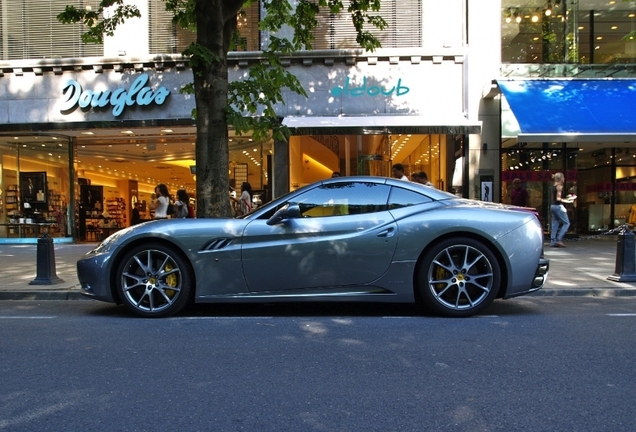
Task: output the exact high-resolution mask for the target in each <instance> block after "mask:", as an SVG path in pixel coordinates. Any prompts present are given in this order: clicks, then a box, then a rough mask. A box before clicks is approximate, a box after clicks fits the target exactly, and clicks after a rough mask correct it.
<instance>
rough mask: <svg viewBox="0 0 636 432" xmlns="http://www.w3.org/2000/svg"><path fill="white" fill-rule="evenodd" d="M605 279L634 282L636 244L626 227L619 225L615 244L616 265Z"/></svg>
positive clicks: (635, 278) (632, 234)
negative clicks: (619, 228)
mask: <svg viewBox="0 0 636 432" xmlns="http://www.w3.org/2000/svg"><path fill="white" fill-rule="evenodd" d="M607 279H609V280H611V281H616V282H636V245H635V243H634V233H633V232H632V231H631V230H630V229H629V227H627V225H625V226H623V227H621V230H620V232H619V233H618V243H617V245H616V267H615V268H614V274H613V275H611V276H608V277H607Z"/></svg>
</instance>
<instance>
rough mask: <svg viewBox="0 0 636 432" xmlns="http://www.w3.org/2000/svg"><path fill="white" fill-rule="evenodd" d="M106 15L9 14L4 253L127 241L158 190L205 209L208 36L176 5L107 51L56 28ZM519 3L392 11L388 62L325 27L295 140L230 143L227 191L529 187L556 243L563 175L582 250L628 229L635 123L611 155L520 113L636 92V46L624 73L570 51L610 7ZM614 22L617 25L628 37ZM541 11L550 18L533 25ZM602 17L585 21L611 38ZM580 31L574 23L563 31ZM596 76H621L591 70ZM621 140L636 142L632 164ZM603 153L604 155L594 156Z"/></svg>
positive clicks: (145, 16)
mask: <svg viewBox="0 0 636 432" xmlns="http://www.w3.org/2000/svg"><path fill="white" fill-rule="evenodd" d="M91 2H92V3H94V5H92V6H94V7H96V6H97V1H92V0H81V1H80V0H75V2H73V0H51V1H34V0H24V1H22V2H9V1H6V0H0V39H1V42H2V43H1V44H0V45H1V46H2V58H1V59H0V71H1V73H0V81H1V82H2V83H3V84H4V85H2V86H0V170H1V172H0V190H1V191H2V194H0V200H1V202H0V222H2V223H0V242H35V241H36V239H37V237H38V236H39V235H41V233H42V231H43V230H44V229H46V230H48V231H49V233H50V234H51V235H53V236H55V237H57V238H58V240H56V241H60V242H64V241H68V242H73V241H95V240H99V239H100V238H103V236H104V235H107V234H108V233H109V232H110V231H112V230H115V229H118V228H120V227H123V226H128V225H129V224H130V220H131V210H132V208H133V206H134V204H135V203H137V202H141V203H142V217H146V218H150V217H151V214H150V210H149V208H148V206H147V204H148V203H149V202H150V200H151V199H152V194H153V191H154V187H155V185H156V184H158V183H165V184H167V185H168V187H169V189H170V191H171V192H172V193H174V192H176V190H177V189H186V190H187V191H188V192H189V193H190V194H191V195H192V197H193V198H194V199H195V200H196V197H195V196H194V194H195V190H196V188H195V185H196V160H194V154H195V151H194V142H195V135H196V129H195V127H194V122H193V119H192V109H193V108H194V100H193V99H192V98H191V97H190V96H188V95H183V94H181V93H180V91H179V90H180V89H181V88H182V86H183V85H185V84H187V83H189V82H190V81H191V70H190V69H189V67H188V61H187V58H183V57H182V56H181V55H180V54H179V53H180V51H181V50H182V49H183V48H184V47H185V46H187V45H188V44H189V43H190V41H192V40H193V37H194V35H193V34H192V33H189V32H187V31H183V30H180V29H176V28H175V27H174V26H173V25H172V24H171V22H170V16H168V15H167V14H166V12H165V11H163V2H162V1H161V0H131V1H130V2H129V3H134V4H135V5H137V6H138V7H139V9H140V10H141V12H142V18H141V19H140V20H138V21H135V22H134V23H129V24H127V25H125V26H123V27H122V28H120V29H119V30H118V32H117V33H116V34H115V36H114V37H111V38H107V39H106V40H105V42H104V45H102V46H94V45H92V46H86V45H83V44H81V43H80V42H79V35H80V34H81V30H82V29H81V27H80V28H75V29H73V30H72V31H71V30H69V28H70V27H68V26H62V25H61V24H57V22H56V20H55V18H54V16H55V15H56V13H57V12H59V11H61V10H62V9H63V7H64V5H66V4H70V3H77V4H76V5H77V6H86V5H91ZM508 3H509V2H508V0H503V1H493V2H484V1H477V0H448V1H445V2H439V1H436V0H421V1H420V0H409V1H404V0H402V1H396V0H386V1H383V6H382V10H381V13H382V14H383V16H384V17H385V19H387V21H389V30H388V31H385V32H382V33H379V34H378V36H379V37H380V39H381V41H382V44H383V48H382V49H380V50H377V51H376V52H373V53H365V52H363V51H361V50H359V49H356V47H355V42H354V40H352V39H353V37H352V36H353V33H352V30H351V26H350V23H347V22H346V19H344V18H343V17H338V16H332V15H329V14H323V15H321V16H319V17H318V18H319V22H320V26H319V28H318V30H317V32H316V43H315V44H314V50H313V51H307V52H301V53H297V54H296V55H294V56H292V57H290V58H289V59H287V60H286V65H287V67H288V68H290V70H291V71H292V72H293V73H294V75H296V76H297V77H298V78H299V80H300V81H301V83H302V84H303V87H304V88H305V89H306V91H307V94H308V97H307V98H305V97H300V96H298V95H296V94H293V93H291V92H288V93H286V94H285V104H283V105H281V106H279V107H277V113H278V115H279V117H280V118H281V121H282V122H283V123H284V124H285V125H287V126H288V127H289V128H290V129H291V131H292V136H291V137H290V139H289V140H287V141H284V142H274V141H264V142H255V141H254V140H252V138H251V136H250V135H249V134H247V135H245V134H244V135H242V136H237V135H236V134H235V133H234V132H233V130H232V129H231V127H230V130H229V135H230V143H229V148H230V160H231V165H230V171H229V172H228V176H229V177H230V181H231V182H233V183H234V184H236V185H239V184H240V183H241V182H243V181H249V182H250V183H251V185H252V187H253V189H254V190H256V191H257V194H258V195H259V197H260V198H261V199H262V200H268V199H271V198H273V197H276V196H279V195H282V194H283V193H286V192H288V191H289V190H292V189H294V188H297V187H300V186H302V185H304V184H307V183H311V182H313V181H316V180H320V179H322V178H326V177H329V176H331V174H332V172H334V171H339V172H341V173H342V174H343V175H354V174H362V175H390V167H391V165H392V164H394V163H402V164H403V165H405V166H406V168H407V174H410V173H413V172H416V171H425V172H427V174H428V176H429V178H430V179H431V180H432V181H433V183H434V184H435V185H436V187H438V188H440V189H444V190H447V191H450V192H453V193H455V194H457V195H460V196H464V197H467V198H471V199H482V200H488V201H501V202H509V188H510V184H511V181H512V179H513V178H516V177H522V178H523V181H524V182H525V186H526V187H527V188H528V189H529V190H530V192H531V194H530V197H531V203H530V204H531V205H532V206H535V207H537V208H538V209H539V210H540V213H541V216H542V219H543V223H544V226H545V227H548V226H549V217H548V212H547V208H548V206H549V197H548V187H549V184H550V174H551V173H552V172H555V171H564V172H566V173H567V175H568V179H569V180H570V183H569V187H574V188H575V190H576V191H577V192H578V195H579V196H580V197H584V199H585V201H584V200H583V199H579V202H578V207H577V208H574V209H572V211H573V217H574V218H575V220H576V221H577V223H575V224H573V227H572V234H578V233H582V232H586V231H590V230H596V229H597V228H598V227H601V229H604V228H606V227H607V229H610V228H611V227H612V226H615V224H616V223H617V222H618V223H620V222H621V221H622V219H620V218H619V216H622V213H621V212H624V209H623V207H617V205H618V204H619V203H618V202H617V200H619V197H620V200H621V203H622V201H623V200H626V201H627V200H628V199H629V200H631V198H629V197H623V196H622V195H618V194H617V192H620V193H624V194H625V195H629V194H630V193H631V189H626V190H624V191H619V190H620V188H625V187H627V188H628V186H618V184H623V183H625V184H631V181H630V180H629V178H630V175H631V174H630V173H631V168H628V167H629V166H631V160H630V161H629V163H628V162H625V161H626V160H627V159H621V160H620V161H619V159H620V158H619V157H617V156H616V155H628V154H630V152H631V150H630V147H631V146H632V145H633V143H634V141H633V138H631V137H632V136H633V135H634V131H633V130H632V131H630V130H629V128H630V127H631V126H630V125H629V122H628V124H627V125H626V126H625V127H626V128H627V129H625V131H623V132H622V133H615V132H612V131H611V130H610V131H609V132H607V131H606V133H605V135H603V138H602V140H601V139H600V138H598V135H595V134H596V132H593V131H592V132H590V131H583V130H579V131H576V130H574V131H572V130H568V131H567V133H569V138H567V139H566V138H565V135H564V133H563V132H564V131H563V129H562V128H560V129H558V130H544V129H541V130H540V132H541V133H540V134H539V133H536V131H534V130H533V131H532V132H529V130H524V127H526V125H527V118H522V116H523V112H522V110H519V109H516V110H515V104H517V105H518V106H524V104H526V102H527V101H525V100H524V101H521V102H519V103H517V102H515V101H514V97H512V96H513V95H514V94H515V93H514V88H515V85H523V83H526V84H527V83H528V82H533V81H537V80H538V79H539V78H540V80H544V81H545V80H547V81H550V80H559V79H561V80H562V79H563V78H565V77H567V78H568V79H570V78H572V77H573V75H569V74H574V73H575V71H579V72H578V75H577V77H578V78H583V79H591V78H594V79H598V78H599V76H598V75H597V73H598V71H599V70H605V75H603V76H602V77H601V78H603V79H605V78H606V77H608V76H612V77H614V78H616V77H617V76H620V77H622V78H624V80H625V82H626V80H628V78H630V77H631V76H633V73H632V71H633V68H632V69H630V66H629V64H630V62H629V61H630V59H631V58H632V57H633V48H632V47H633V42H631V43H632V45H629V44H630V42H629V40H627V41H626V42H625V43H624V50H623V51H620V54H621V55H618V54H616V53H619V49H618V46H619V44H618V42H616V41H613V42H612V44H611V47H599V48H598V49H596V48H595V49H594V50H591V48H589V47H587V48H586V44H585V43H582V42H581V43H577V44H576V45H573V44H572V43H570V42H569V41H571V40H572V38H573V36H572V34H573V33H576V34H577V36H576V37H577V40H578V41H581V40H587V41H588V42H591V41H592V40H594V41H596V40H597V39H595V38H596V37H598V35H599V31H600V28H601V27H600V26H599V25H596V26H594V29H595V30H594V31H590V29H587V30H586V27H585V26H583V25H582V24H581V21H582V19H583V18H581V17H585V16H586V15H585V12H584V11H585V10H587V9H585V8H587V7H594V8H595V9H594V10H596V11H599V10H603V9H602V8H601V5H589V6H588V5H586V4H585V3H586V2H585V1H584V0H581V1H579V2H576V3H575V2H566V1H562V2H556V1H552V2H548V1H538V0H537V1H536V2H533V3H532V4H531V5H530V4H529V3H531V2H527V3H528V6H527V7H526V8H525V9H523V10H522V8H521V7H518V6H517V5H509V4H508ZM535 3H536V4H535ZM626 4H627V5H632V6H633V2H628V3H626ZM548 6H550V7H551V8H553V10H551V12H553V13H552V14H550V15H546V13H545V12H546V10H547V9H546V8H547V7H548ZM513 8H514V10H513ZM606 9H607V13H608V15H611V16H608V17H607V19H608V20H609V21H611V20H618V19H619V15H618V14H617V12H616V11H615V10H614V9H611V10H610V9H609V7H608V8H606ZM537 10H540V11H541V13H542V15H541V16H540V17H538V18H537V21H533V16H534V15H533V14H535V13H536V11H537ZM590 10H591V9H590ZM632 10H633V8H632ZM568 11H571V12H570V13H568ZM610 12H611V14H610ZM624 12H625V13H624V15H628V14H629V11H628V10H627V9H625V11H624ZM262 13H263V11H262V10H261V9H260V7H259V5H258V3H256V4H254V5H253V6H252V7H251V8H250V9H248V10H246V11H244V13H242V14H241V15H240V17H239V28H240V31H241V35H242V40H243V44H242V45H241V47H240V48H239V51H237V52H232V53H230V56H229V62H230V66H231V68H230V80H238V79H241V78H242V77H243V76H244V75H245V74H246V73H248V66H249V65H250V64H251V63H252V62H258V61H260V60H261V58H260V55H259V51H258V50H259V49H260V47H263V46H264V45H265V44H267V41H268V35H267V34H265V33H263V32H260V31H259V30H258V28H257V24H258V21H259V18H260V16H261V14H262ZM596 13H597V12H593V13H591V18H590V17H589V16H588V20H590V19H592V20H593V19H596V22H597V23H598V22H601V21H602V20H601V17H598V16H597V15H596ZM515 14H516V15H515ZM574 14H577V16H579V18H577V20H576V23H574V22H572V21H569V19H570V18H567V19H566V17H572V16H574ZM587 14H588V15H590V12H588V13H587ZM548 16H552V18H549V19H548V18H544V17H548ZM43 17H49V20H48V21H45V20H44V18H43ZM519 17H521V19H520V22H519V23H518V22H517V21H516V20H517V18H519ZM603 18H605V17H603ZM508 19H510V22H508ZM629 19H630V18H629V17H626V20H627V21H628V22H629ZM631 19H632V21H631V22H633V17H632V18H631ZM43 20H44V21H43ZM524 20H525V21H524ZM559 20H560V21H559ZM537 23H538V24H537ZM559 23H560V24H559ZM566 24H567V25H566ZM575 25H576V27H573V26H575ZM616 25H621V24H620V23H619V24H616ZM515 26H516V27H515ZM580 27H583V28H580ZM574 29H576V31H575V30H574ZM586 31H587V33H586ZM608 31H609V30H608ZM603 36H604V37H605V38H609V36H605V35H603ZM536 38H538V39H536ZM586 38H587V39H586ZM588 45H590V44H588ZM590 46H592V45H590ZM591 51H593V52H591ZM611 51H616V53H615V54H614V55H612V54H611ZM575 53H576V56H575ZM630 53H632V57H630V56H629V54H630ZM619 58H620V62H622V63H619V60H618V59H619ZM599 61H603V62H606V63H605V65H606V66H599V65H596V64H592V63H590V62H599ZM621 68H622V69H621ZM590 74H591V75H592V76H590ZM617 74H618V75H617ZM626 87H627V88H629V86H628V85H627V86H626ZM510 89H512V90H510ZM509 90H510V92H509V93H507V91H509ZM502 91H503V94H502ZM535 93H536V92H535ZM539 93H540V91H539ZM592 94H593V92H592ZM592 97H593V96H592ZM532 103H537V102H536V100H535V101H534V102H532ZM546 118H547V116H546ZM612 123H614V122H612ZM583 135H584V136H585V138H581V137H582V136H583ZM610 135H612V136H613V137H614V138H615V139H617V140H618V139H619V136H621V135H626V136H622V138H621V139H623V141H620V146H619V145H617V144H616V143H618V142H619V141H611V140H609V139H608V137H609V136H610ZM573 137H574V138H573ZM594 137H596V139H597V141H593V145H592V144H590V145H589V146H587V144H586V145H583V144H581V143H583V142H586V143H588V142H592V141H591V140H592V139H594ZM626 137H627V138H626ZM599 140H600V141H602V145H601V144H599V143H598V142H599ZM625 140H626V141H625ZM612 143H614V144H612ZM588 148H589V151H588V150H587V149H588ZM581 149H583V150H581ZM635 150H636V149H635ZM602 151H604V152H605V153H602ZM633 153H636V151H634V152H633ZM571 161H575V162H571ZM591 163H597V165H590V164H591ZM622 163H625V164H627V165H625V167H624V168H625V169H623V168H621V169H617V168H618V166H619V165H620V164H622ZM39 186H41V189H40V187H39ZM608 189H609V190H608ZM486 190H487V191H488V192H487V194H486ZM633 195H634V194H632V196H633ZM593 196H597V197H598V198H595V199H594V200H592V197H593ZM601 196H602V197H601ZM608 196H610V198H607V197H608ZM592 201H593V202H592ZM584 202H585V203H586V204H588V203H589V205H587V206H586V207H584V206H583V205H582V203H584ZM630 202H631V201H630ZM630 202H625V204H629V203H630ZM592 205H594V206H596V207H592ZM630 205H631V204H630ZM599 212H600V216H599V215H598V214H599ZM619 213H621V214H619ZM596 219H599V220H598V221H596ZM582 220H585V221H586V222H585V223H584V224H583V223H580V221H582Z"/></svg>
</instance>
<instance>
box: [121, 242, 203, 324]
mask: <svg viewBox="0 0 636 432" xmlns="http://www.w3.org/2000/svg"><path fill="white" fill-rule="evenodd" d="M117 290H118V291H119V297H120V298H121V300H122V302H123V303H124V305H125V306H126V308H128V309H129V310H130V311H132V312H133V313H135V314H137V315H139V316H143V317H165V316H169V315H174V314H176V313H178V312H180V311H181V310H182V309H183V308H184V307H185V306H186V304H187V303H188V301H189V298H190V294H191V292H192V272H191V270H190V266H189V265H188V263H187V261H186V260H185V259H184V258H182V256H181V255H180V254H179V253H176V252H175V251H173V250H172V249H170V248H169V247H168V246H165V245H162V244H148V245H140V246H137V247H135V248H133V249H132V250H131V251H130V252H128V253H127V254H126V256H124V259H123V260H122V261H121V264H120V265H119V268H118V270H117Z"/></svg>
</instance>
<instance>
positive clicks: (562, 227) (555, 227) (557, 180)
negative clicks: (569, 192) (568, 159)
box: [550, 172, 572, 248]
mask: <svg viewBox="0 0 636 432" xmlns="http://www.w3.org/2000/svg"><path fill="white" fill-rule="evenodd" d="M552 178H553V179H554V185H553V186H552V205H551V206H550V213H551V214H552V232H551V233H550V247H561V248H564V247H566V246H565V244H564V243H563V237H564V236H565V233H566V232H567V230H568V228H569V227H570V220H569V219H568V212H567V210H566V209H565V204H567V203H571V202H572V200H570V199H567V198H566V196H565V192H564V191H563V184H564V182H565V176H564V175H563V173H560V172H558V173H556V174H554V175H553V176H552Z"/></svg>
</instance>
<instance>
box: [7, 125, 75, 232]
mask: <svg viewBox="0 0 636 432" xmlns="http://www.w3.org/2000/svg"><path fill="white" fill-rule="evenodd" d="M68 152H69V150H68V142H67V141H66V140H60V139H56V138H54V137H45V136H31V137H23V136H21V137H4V138H0V172H1V174H2V176H1V180H0V190H2V191H3V193H2V194H0V198H1V197H3V196H4V199H0V216H1V218H0V222H1V223H0V242H2V241H3V240H4V239H8V238H20V239H26V238H32V239H36V238H38V237H40V236H41V235H42V234H44V232H47V233H48V234H49V235H50V236H51V237H68V236H70V235H71V230H70V226H71V224H70V222H69V221H70V220H71V217H72V213H73V212H72V210H71V211H69V203H70V191H71V178H70V169H69V157H68ZM69 213H71V215H69Z"/></svg>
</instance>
